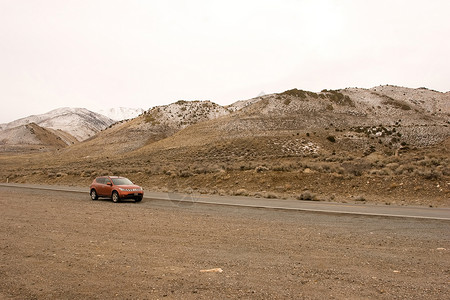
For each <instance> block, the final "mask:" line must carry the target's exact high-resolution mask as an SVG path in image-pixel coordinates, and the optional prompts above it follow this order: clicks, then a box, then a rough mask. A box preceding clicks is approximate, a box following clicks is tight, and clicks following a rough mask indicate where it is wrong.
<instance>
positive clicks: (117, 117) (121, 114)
mask: <svg viewBox="0 0 450 300" xmlns="http://www.w3.org/2000/svg"><path fill="white" fill-rule="evenodd" d="M97 112H98V113H99V114H102V115H104V116H107V117H108V118H110V119H113V120H114V121H122V120H128V119H133V118H136V117H137V116H139V115H140V114H142V113H143V112H144V110H143V109H142V108H129V107H114V108H110V109H102V110H99V111H97Z"/></svg>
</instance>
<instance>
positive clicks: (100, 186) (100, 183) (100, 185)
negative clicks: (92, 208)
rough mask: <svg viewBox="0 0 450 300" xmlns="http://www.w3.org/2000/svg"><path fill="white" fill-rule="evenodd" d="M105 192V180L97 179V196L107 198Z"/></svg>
mask: <svg viewBox="0 0 450 300" xmlns="http://www.w3.org/2000/svg"><path fill="white" fill-rule="evenodd" d="M106 193H107V191H106V178H105V177H100V178H97V194H98V195H99V196H107V194H106Z"/></svg>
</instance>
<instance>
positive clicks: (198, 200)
mask: <svg viewBox="0 0 450 300" xmlns="http://www.w3.org/2000/svg"><path fill="white" fill-rule="evenodd" d="M1 186H5V187H18V188H27V189H40V190H52V191H67V192H77V193H86V196H87V197H88V192H89V191H88V188H86V187H73V186H51V185H35V184H16V183H6V184H5V183H0V187H1ZM144 199H145V200H147V201H152V200H153V201H155V200H159V201H170V202H171V204H174V205H179V206H189V205H194V204H212V205H226V206H237V207H254V208H265V209H280V210H290V211H311V212H320V213H333V214H352V215H366V216H384V217H401V218H420V219H434V220H450V208H436V207H418V206H394V205H371V204H363V203H361V204H353V203H333V202H322V201H320V202H319V201H300V200H285V199H265V198H252V197H241V196H217V195H201V194H180V193H174V192H173V193H171V192H169V193H162V192H150V191H145V196H144ZM145 200H144V201H143V202H145Z"/></svg>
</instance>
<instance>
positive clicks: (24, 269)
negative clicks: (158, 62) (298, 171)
mask: <svg viewBox="0 0 450 300" xmlns="http://www.w3.org/2000/svg"><path fill="white" fill-rule="evenodd" d="M0 191H1V193H0V205H1V207H2V209H1V210H0V239H1V242H0V258H1V260H0V296H3V297H5V298H12V299H24V298H28V299H34V298H36V299H46V298H59V299H61V298H70V299H86V298H102V299H105V298H121V299H126V298H128V299H138V298H139V299H160V298H172V299H181V298H182V299H211V298H216V299H217V298H227V297H229V298H254V299H261V298H296V299H298V298H304V299H324V298H329V299H333V298H335V299H360V298H377V299H392V298H395V297H397V298H411V299H423V298H425V297H427V298H428V299H445V298H449V296H450V288H449V285H448V282H449V270H450V253H449V249H450V238H449V236H448V232H449V229H450V222H448V221H434V220H412V219H399V218H380V217H357V216H337V215H327V214H316V213H303V212H284V211H274V210H263V209H247V208H230V207H222V206H219V207H218V206H208V205H198V204H193V205H185V206H179V205H178V206H177V205H175V204H173V203H169V204H167V202H158V201H148V200H147V201H144V202H142V203H140V204H134V203H120V204H113V203H111V202H109V201H91V200H89V199H88V197H87V195H83V194H79V193H65V192H51V191H36V190H26V189H17V188H5V187H0ZM216 268H220V269H221V270H222V272H217V270H214V269H216ZM202 270H203V271H204V270H213V271H216V272H213V271H211V272H202Z"/></svg>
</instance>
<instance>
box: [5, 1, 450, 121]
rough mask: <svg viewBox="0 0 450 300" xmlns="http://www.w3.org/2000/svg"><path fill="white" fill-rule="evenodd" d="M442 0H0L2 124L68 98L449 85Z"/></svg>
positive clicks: (148, 99) (449, 25)
mask: <svg viewBox="0 0 450 300" xmlns="http://www.w3.org/2000/svg"><path fill="white" fill-rule="evenodd" d="M449 16H450V1H448V0H423V1H416V0H408V1H406V0H405V1H402V0H374V1H372V0H365V1H361V0H328V1H326V0H272V1H265V0H249V1H246V0H238V1H235V0H227V1H214V0H205V1H201V0H189V1H182V0H173V1H172V0H162V1H152V0H147V1H144V0H141V1H137V0H135V1H133V0H126V1H115V0H86V1H83V0H76V1H70V0H63V1H62V0H53V1H50V0H40V1H36V0H28V1H26V0H0V99H1V104H2V105H1V110H0V123H4V122H9V121H12V120H14V119H17V118H20V117H25V116H28V115H30V114H40V113H44V112H47V111H49V110H52V109H55V108H58V107H64V106H70V107H86V108H88V109H92V110H96V109H101V108H110V107H118V106H124V107H141V108H144V109H148V108H150V107H153V106H156V105H163V104H168V103H171V102H174V101H177V100H180V99H183V100H197V99H198V100H211V101H214V102H216V103H219V104H222V105H223V104H231V103H232V102H235V101H237V100H242V99H249V98H252V97H256V96H257V95H258V94H260V93H261V92H265V93H266V94H268V93H274V92H283V91H285V90H288V89H291V88H298V89H304V90H310V91H316V92H317V91H320V90H322V89H325V88H326V89H338V88H345V87H362V88H370V87H373V86H377V85H381V84H394V85H400V86H406V87H411V88H418V87H427V88H430V89H434V90H438V91H441V92H446V91H448V90H450V38H449V37H450V21H449Z"/></svg>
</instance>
